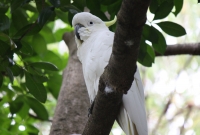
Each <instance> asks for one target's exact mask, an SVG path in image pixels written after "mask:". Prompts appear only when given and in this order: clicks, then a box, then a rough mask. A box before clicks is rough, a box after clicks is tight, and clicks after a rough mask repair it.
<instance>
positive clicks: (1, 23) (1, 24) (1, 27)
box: [0, 14, 10, 31]
mask: <svg viewBox="0 0 200 135" xmlns="http://www.w3.org/2000/svg"><path fill="white" fill-rule="evenodd" d="M0 18H1V19H0V31H6V30H8V29H9V27H10V22H9V18H8V17H7V16H6V15H4V14H0Z"/></svg>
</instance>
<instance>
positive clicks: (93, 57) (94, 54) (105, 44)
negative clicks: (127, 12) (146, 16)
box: [72, 12, 148, 135]
mask: <svg viewBox="0 0 200 135" xmlns="http://www.w3.org/2000/svg"><path fill="white" fill-rule="evenodd" d="M72 24H73V26H74V27H75V32H76V36H75V40H76V43H77V47H78V52H77V55H78V57H79V60H80V61H81V63H82V67H83V74H84V79H85V83H86V86H87V90H88V94H89V97H90V100H91V101H93V100H94V98H95V96H96V94H97V91H98V85H99V78H100V76H101V75H102V73H103V71H104V68H105V66H106V65H107V64H108V61H109V59H110V55H111V52H112V46H113V40H114V33H113V32H111V31H109V29H108V28H107V26H106V25H105V23H104V22H103V21H102V20H101V19H100V18H98V17H96V16H94V15H92V14H90V13H87V12H82V13H78V14H76V15H75V16H74V18H73V20H72ZM134 77H135V79H134V81H133V83H132V86H131V88H130V90H129V91H128V93H127V94H126V95H123V100H122V101H123V103H122V106H121V109H120V113H119V115H118V120H117V121H118V123H119V125H120V126H121V128H122V129H123V131H124V132H125V133H126V134H127V135H137V134H139V135H147V134H148V130H147V119H146V112H145V106H144V104H145V103H144V91H143V86H142V82H141V79H140V75H139V71H138V70H137V71H136V73H135V76H134ZM106 92H112V90H111V89H110V88H106Z"/></svg>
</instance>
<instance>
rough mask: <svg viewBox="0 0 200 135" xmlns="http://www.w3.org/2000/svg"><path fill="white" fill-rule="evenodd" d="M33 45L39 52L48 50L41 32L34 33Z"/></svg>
mask: <svg viewBox="0 0 200 135" xmlns="http://www.w3.org/2000/svg"><path fill="white" fill-rule="evenodd" d="M32 47H33V49H34V50H35V52H37V53H38V54H41V53H44V52H46V51H47V46H46V41H45V39H44V37H43V36H42V35H40V34H36V35H34V36H33V39H32Z"/></svg>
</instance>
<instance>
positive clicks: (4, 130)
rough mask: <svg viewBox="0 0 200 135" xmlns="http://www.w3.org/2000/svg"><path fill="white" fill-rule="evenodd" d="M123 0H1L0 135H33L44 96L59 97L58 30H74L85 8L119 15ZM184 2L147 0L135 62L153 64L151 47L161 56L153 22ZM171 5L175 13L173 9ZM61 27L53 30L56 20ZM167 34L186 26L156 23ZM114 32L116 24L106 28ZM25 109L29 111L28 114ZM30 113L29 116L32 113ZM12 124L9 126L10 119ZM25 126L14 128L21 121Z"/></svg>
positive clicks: (101, 14)
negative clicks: (146, 16)
mask: <svg viewBox="0 0 200 135" xmlns="http://www.w3.org/2000/svg"><path fill="white" fill-rule="evenodd" d="M121 3H122V0H96V1H93V0H73V1H71V0H3V1H1V2H0V18H1V19H0V48H1V49H0V104H1V106H2V109H1V111H0V115H1V116H2V117H0V131H1V132H0V134H11V133H12V132H15V133H18V134H37V133H38V129H37V128H35V127H34V126H32V124H33V122H34V121H36V119H39V120H48V119H49V114H48V112H47V110H46V108H45V106H44V104H43V103H45V102H46V101H47V99H48V98H47V96H48V95H53V97H54V98H57V97H58V92H59V88H60V85H61V81H62V77H61V74H60V71H62V70H63V68H64V67H65V66H66V63H67V58H68V56H66V55H65V57H63V56H62V57H61V56H60V54H59V53H57V51H55V50H54V49H49V48H50V47H49V46H50V45H49V44H52V43H56V42H59V41H60V40H61V39H62V34H63V33H64V32H66V31H71V30H73V29H72V27H71V20H72V17H73V15H74V14H76V13H78V12H81V11H83V10H84V8H85V7H88V8H89V9H90V12H91V13H92V14H94V15H96V16H98V17H100V18H101V19H102V20H104V21H106V20H109V19H108V17H107V16H106V15H105V12H107V13H108V14H109V15H110V18H114V16H115V15H116V14H117V13H118V11H119V9H120V6H121ZM182 5H183V0H152V3H151V5H150V8H149V9H150V12H151V13H152V14H154V19H153V20H152V22H150V24H146V25H145V26H144V29H143V34H142V41H141V47H140V53H139V57H138V61H139V62H140V63H141V64H142V65H144V66H148V67H150V66H152V63H153V62H154V59H155V51H156V52H158V53H161V54H163V53H164V52H165V49H166V41H165V38H164V36H163V34H162V33H161V32H160V31H159V30H157V29H156V28H155V27H154V25H153V24H155V23H154V22H155V20H157V21H158V20H159V21H160V19H163V18H165V17H167V16H168V15H169V14H170V13H173V14H174V15H175V16H177V15H178V13H179V12H180V11H181V9H182ZM173 8H175V11H174V12H173V11H172V10H173ZM58 19H59V20H62V21H63V22H64V23H66V24H67V25H66V27H65V28H62V29H59V30H56V31H54V26H55V24H56V23H55V22H56V20H58ZM156 24H157V25H158V26H159V27H160V28H161V29H162V30H163V31H164V32H165V33H167V34H168V35H171V36H182V35H184V34H186V32H185V29H184V28H183V27H182V26H180V25H178V24H176V23H173V22H166V21H165V22H159V23H156ZM110 29H111V30H115V25H114V26H112V27H111V28H110ZM30 109H31V110H32V111H33V112H34V113H30ZM33 116H34V117H33ZM13 120H14V121H15V124H13V125H12V124H11V123H12V121H13ZM24 120H25V122H24V123H23V125H24V126H25V127H26V128H27V129H26V130H25V131H23V132H22V131H20V130H18V126H19V125H20V123H21V121H24Z"/></svg>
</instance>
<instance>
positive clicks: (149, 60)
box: [138, 45, 155, 67]
mask: <svg viewBox="0 0 200 135" xmlns="http://www.w3.org/2000/svg"><path fill="white" fill-rule="evenodd" d="M146 47H147V50H146V53H145V55H144V56H143V58H141V57H138V62H139V63H141V64H142V65H144V66H146V67H151V66H152V64H153V63H154V59H155V53H154V51H153V49H152V47H151V46H149V45H147V46H146Z"/></svg>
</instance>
